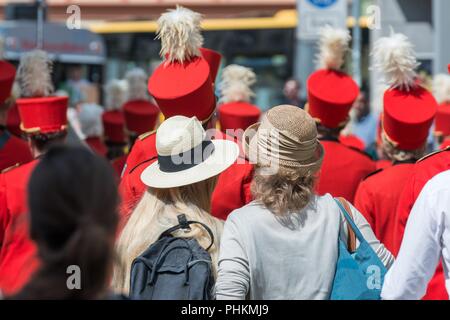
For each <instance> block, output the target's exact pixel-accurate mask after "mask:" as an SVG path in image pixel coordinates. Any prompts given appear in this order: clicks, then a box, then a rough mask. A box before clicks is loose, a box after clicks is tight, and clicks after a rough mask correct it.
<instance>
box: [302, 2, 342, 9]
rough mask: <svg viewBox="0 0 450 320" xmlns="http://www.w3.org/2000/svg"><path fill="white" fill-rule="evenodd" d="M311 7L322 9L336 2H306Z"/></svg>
mask: <svg viewBox="0 0 450 320" xmlns="http://www.w3.org/2000/svg"><path fill="white" fill-rule="evenodd" d="M308 1H309V2H310V3H311V4H312V5H313V6H316V7H318V8H321V9H324V8H328V7H329V6H332V5H333V4H335V3H336V2H337V1H338V0H308Z"/></svg>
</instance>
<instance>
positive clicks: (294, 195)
mask: <svg viewBox="0 0 450 320" xmlns="http://www.w3.org/2000/svg"><path fill="white" fill-rule="evenodd" d="M316 180H317V174H316V173H313V172H308V173H305V172H303V171H300V170H298V169H288V168H280V169H279V170H278V172H277V173H276V174H265V172H264V168H257V169H256V170H255V176H254V178H253V182H252V186H251V190H252V194H253V197H254V199H255V200H256V201H258V202H261V203H262V204H263V205H264V206H265V207H266V208H267V209H269V210H270V211H271V212H272V213H274V214H276V215H284V214H287V213H291V212H299V211H300V210H302V209H303V208H305V207H306V206H307V205H308V204H309V202H310V201H311V199H312V197H313V196H314V185H315V182H316Z"/></svg>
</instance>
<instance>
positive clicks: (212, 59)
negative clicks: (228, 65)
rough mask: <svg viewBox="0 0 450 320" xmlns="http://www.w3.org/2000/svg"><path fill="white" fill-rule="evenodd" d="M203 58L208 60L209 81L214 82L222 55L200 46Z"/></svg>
mask: <svg viewBox="0 0 450 320" xmlns="http://www.w3.org/2000/svg"><path fill="white" fill-rule="evenodd" d="M200 52H201V53H202V56H203V58H204V59H205V60H206V61H207V62H208V64H209V69H210V73H211V75H210V76H211V81H212V82H213V83H215V82H216V78H217V73H219V68H220V62H221V61H222V55H221V54H220V53H219V52H217V51H214V50H212V49H208V48H200Z"/></svg>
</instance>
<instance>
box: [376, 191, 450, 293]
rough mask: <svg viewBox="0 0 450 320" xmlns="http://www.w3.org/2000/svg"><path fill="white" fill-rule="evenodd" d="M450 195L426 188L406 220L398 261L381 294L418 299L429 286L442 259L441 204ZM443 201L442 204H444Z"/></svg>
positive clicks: (388, 274) (390, 271)
mask: <svg viewBox="0 0 450 320" xmlns="http://www.w3.org/2000/svg"><path fill="white" fill-rule="evenodd" d="M449 196H450V195H448V194H447V195H445V194H439V193H433V192H432V191H431V190H428V189H424V191H423V192H422V193H421V194H420V196H419V198H418V199H417V201H416V203H415V205H414V207H413V209H412V211H411V214H410V217H409V219H408V222H407V224H406V229H405V234H404V237H403V242H402V245H401V248H400V252H399V255H398V257H397V261H396V262H395V263H394V265H393V266H392V268H391V269H390V270H389V272H388V273H387V275H386V278H385V282H384V286H383V290H382V293H381V297H382V298H383V299H385V300H418V299H421V298H422V297H423V296H424V295H425V293H426V289H427V285H428V282H429V281H430V279H431V277H432V276H433V274H434V272H435V270H436V266H437V264H438V263H439V258H440V253H441V238H442V231H443V230H442V226H443V223H442V221H441V220H442V219H443V214H442V212H439V211H440V210H439V208H445V206H442V202H441V201H444V202H447V203H444V205H448V198H449ZM440 202H441V204H440Z"/></svg>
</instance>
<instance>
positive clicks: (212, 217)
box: [0, 7, 450, 300]
mask: <svg viewBox="0 0 450 320" xmlns="http://www.w3.org/2000/svg"><path fill="white" fill-rule="evenodd" d="M200 21H201V15H200V14H198V13H195V12H192V11H190V10H188V9H185V8H182V7H177V8H176V9H174V10H171V11H169V12H167V13H164V14H163V15H162V16H161V18H160V19H159V20H158V38H159V40H160V41H161V57H162V59H163V61H162V63H161V64H160V65H159V66H158V67H157V68H156V69H155V70H154V71H153V72H152V74H151V76H150V77H149V78H147V75H146V73H145V72H144V71H143V70H141V69H133V70H131V71H129V72H128V73H127V74H126V75H125V82H126V83H127V89H126V90H124V89H123V88H122V87H121V86H122V84H121V83H118V82H111V83H110V84H109V86H110V91H109V92H110V97H109V99H107V103H106V108H105V110H103V109H96V108H95V106H89V105H87V106H84V107H83V108H81V109H80V110H78V114H79V121H80V123H81V128H82V131H83V132H84V133H85V136H86V139H85V140H84V146H83V147H69V146H64V144H65V140H66V136H67V132H68V126H69V125H70V124H69V121H68V116H67V114H68V97H65V96H57V95H55V94H54V89H53V84H52V82H51V61H50V59H49V57H48V55H47V54H46V53H45V52H44V51H40V50H35V51H31V52H29V53H26V54H24V55H23V57H22V59H21V62H20V65H19V67H18V69H17V70H16V69H15V68H14V66H12V65H11V64H10V63H8V62H7V61H0V121H1V122H0V170H2V173H1V174H0V292H2V294H3V295H4V296H5V297H7V298H8V297H11V298H19V299H40V298H41V299H46V298H47V299H60V298H75V299H80V298H81V299H97V298H108V297H110V294H111V293H113V292H115V293H120V294H124V295H128V294H129V293H130V290H131V288H130V272H131V269H132V263H133V261H134V259H136V258H137V257H138V256H140V255H141V254H142V253H143V252H144V251H145V249H147V248H148V246H150V245H151V244H152V243H155V241H157V240H158V237H159V235H160V234H161V233H163V232H164V230H165V229H167V228H169V227H170V226H173V225H176V224H177V214H179V213H183V214H185V215H186V216H187V217H188V218H189V220H196V221H199V222H201V223H203V224H205V225H207V226H209V228H211V230H212V231H211V233H212V234H213V235H214V238H215V241H216V242H215V243H214V244H212V246H210V247H209V248H208V244H209V242H208V237H207V234H206V233H205V232H204V231H202V230H201V228H195V227H192V230H191V232H187V233H183V234H181V235H180V237H185V238H187V237H191V238H195V239H197V240H198V242H199V244H200V245H201V246H202V247H203V248H204V249H206V248H208V252H209V253H210V255H211V260H212V262H211V263H212V265H213V266H212V270H213V271H212V273H213V275H214V279H216V282H217V285H216V288H215V291H216V297H217V298H221V299H222V298H224V299H226V298H246V297H247V298H248V297H250V298H255V299H258V298H262V299H264V298H274V299H283V298H285V299H292V298H293V299H295V298H299V299H300V298H305V299H319V298H323V299H327V298H329V296H330V290H331V283H332V279H333V275H334V271H335V266H336V254H337V250H338V239H337V237H339V234H340V231H339V230H340V226H341V224H344V225H345V223H343V222H341V223H340V222H339V221H338V220H336V223H335V224H334V225H333V223H334V222H335V221H334V220H332V218H331V216H333V215H334V212H338V213H336V217H339V216H340V215H339V209H338V208H337V207H336V208H335V207H333V206H334V204H335V203H334V202H333V201H331V202H330V200H329V199H332V198H327V197H330V195H331V196H332V197H334V198H344V199H346V200H347V202H348V204H349V208H350V209H349V210H350V211H351V212H352V213H353V217H354V220H355V223H356V224H357V226H358V228H360V229H361V232H362V233H363V235H364V236H365V237H366V238H367V239H368V242H369V243H370V245H371V246H372V248H373V250H374V251H375V252H376V253H377V255H378V256H379V258H380V260H381V261H382V262H383V264H384V265H385V266H386V267H387V268H389V267H390V266H391V265H392V264H394V265H395V262H394V257H396V256H398V255H399V252H401V250H402V246H403V245H404V244H403V245H402V240H403V235H404V233H405V228H406V226H407V224H408V218H409V215H410V212H411V210H412V209H413V206H414V204H415V202H416V200H417V198H418V197H419V195H420V193H421V191H422V189H423V188H424V186H425V185H426V184H427V183H428V182H429V181H430V180H431V179H432V178H433V177H435V176H437V175H438V174H440V173H442V172H444V171H447V170H449V169H450V152H449V150H450V148H449V147H448V146H447V145H448V141H450V140H449V139H448V137H450V116H449V115H450V81H449V77H450V76H448V75H440V77H441V78H439V79H438V80H439V81H436V85H435V86H436V88H435V89H436V90H440V93H441V94H437V93H435V94H433V93H432V92H430V91H429V90H428V89H426V88H425V87H424V86H422V85H421V83H420V82H419V79H418V76H417V74H416V68H417V67H418V63H417V60H416V57H415V55H414V51H413V48H412V45H411V43H410V42H409V40H408V39H407V37H406V36H404V35H402V34H394V33H393V34H392V35H391V36H389V37H385V38H381V39H380V40H379V41H378V42H377V43H376V44H375V48H374V49H373V55H374V57H375V61H376V63H375V66H374V67H375V68H377V69H379V70H380V71H381V72H383V73H384V74H385V82H386V85H387V89H386V90H385V92H384V97H383V99H382V101H383V112H382V114H381V117H380V128H379V134H378V139H377V147H378V151H379V152H378V153H379V154H380V155H381V157H380V159H376V160H375V159H373V158H371V157H370V156H369V155H368V154H366V153H365V152H364V151H362V150H360V149H359V148H355V147H353V146H350V145H349V144H348V143H347V144H344V143H343V141H342V138H341V137H342V136H341V132H342V131H343V130H344V128H346V126H347V125H348V123H349V121H350V117H349V113H350V111H351V109H352V107H353V105H354V103H355V101H356V100H357V98H358V96H359V94H360V88H359V86H358V85H357V84H356V82H355V81H354V80H353V79H352V77H351V76H350V75H348V74H346V73H345V72H344V71H343V66H344V64H345V55H346V52H347V50H348V47H349V43H350V40H351V37H350V34H349V33H348V32H347V31H346V30H335V29H332V28H328V27H325V28H324V29H323V30H322V32H321V39H320V43H319V52H320V54H319V57H318V61H317V62H318V70H317V71H316V72H314V73H313V74H311V75H310V77H309V79H308V82H307V92H308V99H307V103H306V105H305V106H277V107H274V108H273V109H271V110H269V111H268V112H267V113H265V114H262V113H261V111H260V109H259V108H258V107H257V106H255V105H253V104H252V103H251V101H252V98H253V97H254V93H253V91H252V89H251V87H252V85H253V84H255V82H256V76H255V74H254V72H253V71H252V70H251V69H249V68H246V67H243V66H238V65H228V66H226V67H225V68H223V70H222V72H221V75H220V77H218V73H219V69H220V67H221V55H220V53H218V52H216V51H213V50H211V49H207V48H203V47H202V45H203V38H202V36H201V32H200ZM449 72H450V66H449ZM13 86H17V87H18V88H20V90H19V92H20V93H18V94H17V93H15V92H14V90H13ZM126 92H128V96H127V97H125V98H124V96H123V94H124V93H126ZM215 92H219V93H220V96H219V97H216V95H215ZM148 93H149V94H150V96H151V97H149V96H148ZM303 109H304V110H303ZM160 115H162V117H161V116H160ZM162 119H164V120H163V121H162ZM260 121H261V122H260ZM433 124H434V131H435V135H436V137H437V139H438V140H439V143H441V144H442V147H441V150H440V151H437V152H434V153H429V151H430V150H428V148H427V147H428V145H427V139H428V137H429V133H430V130H431V129H432V127H433ZM263 127H264V130H269V133H268V134H266V133H265V132H264V130H262V128H263ZM99 128H100V129H99ZM268 128H269V129H268ZM252 130H253V131H254V132H253V133H254V134H249V132H251V131H252ZM271 130H272V131H271ZM273 132H275V133H276V134H275V133H273ZM280 136H281V138H280ZM198 145H200V146H202V150H201V151H204V148H208V146H209V147H211V146H213V152H212V153H211V154H212V155H211V154H208V155H207V156H205V157H204V159H201V161H200V162H201V163H200V164H196V165H194V166H192V165H186V164H184V163H181V164H180V163H175V162H174V161H172V160H168V158H171V157H172V158H173V156H174V155H184V154H185V153H186V152H187V151H189V150H191V149H192V148H194V147H197V146H198ZM194 149H195V148H194ZM194 149H192V150H194ZM124 150H125V151H124ZM127 150H129V152H127ZM262 150H266V151H267V150H269V151H268V152H263V151H262ZM274 150H275V151H276V152H275V151H274ZM91 151H92V152H91ZM225 151H226V152H225ZM221 152H223V153H224V154H225V153H226V154H227V157H225V158H222V159H221V160H220V159H219V158H220V155H221ZM252 152H253V153H254V154H255V155H256V157H255V158H252ZM106 159H109V160H110V161H109V164H108V162H107V161H106ZM224 159H225V160H224ZM274 162H276V163H278V164H279V169H278V171H276V172H273V173H272V174H271V175H267V174H264V169H265V168H266V167H267V163H270V164H273V163H274ZM110 165H112V167H113V168H114V170H115V172H116V174H115V175H114V174H113V172H114V171H113V170H112V169H111V166H110ZM270 177H271V178H270ZM116 184H117V185H116ZM257 205H259V206H261V208H263V209H264V210H263V211H264V212H263V211H262V212H261V213H259V214H260V216H259V217H260V218H255V220H251V219H253V215H254V212H255V210H256V209H255V208H254V206H257ZM261 208H259V209H261ZM259 209H258V210H259ZM261 210H262V209H261ZM265 210H268V211H267V212H269V213H270V214H268V215H266V213H265ZM230 214H231V215H230ZM293 214H295V215H297V214H298V215H303V218H299V219H300V220H301V221H303V220H304V221H303V222H300V223H298V224H296V225H295V226H284V225H283V224H281V225H283V226H284V227H285V229H283V228H281V227H280V226H278V225H277V224H276V222H275V220H274V221H272V220H271V219H272V217H278V218H279V217H283V216H287V215H293ZM319 217H320V218H319ZM280 219H281V218H280ZM316 219H318V220H316ZM224 221H226V222H225V225H224ZM318 221H319V222H318ZM246 223H248V224H249V225H245V224H246ZM280 223H281V222H280ZM274 226H275V227H274ZM252 228H253V229H252ZM323 228H327V229H323ZM333 230H334V231H333ZM306 235H308V236H306ZM345 236H347V237H349V235H348V234H347V233H346V234H345ZM260 237H263V238H264V237H266V239H271V242H268V241H267V240H266V241H267V242H265V241H264V240H261V239H260ZM317 237H324V239H320V238H317ZM291 238H292V239H291ZM258 239H259V240H258ZM289 239H290V240H289ZM314 239H316V240H317V241H318V240H320V241H324V243H325V244H323V248H328V247H329V248H330V249H329V250H330V251H329V252H328V251H327V252H328V253H329V255H328V256H327V257H326V260H325V261H324V260H323V257H322V258H320V257H319V256H317V254H315V253H312V250H311V247H312V248H314V249H316V250H317V251H319V250H322V249H323V248H322V247H317V248H316V247H314V244H316V243H320V241H319V242H317V241H316V240H314ZM369 239H370V241H369ZM257 240H258V241H257ZM288 240H289V241H293V242H292V243H296V246H297V247H296V248H294V249H293V247H292V246H288V244H287V241H288ZM283 241H284V242H283ZM296 241H298V243H297V242H296ZM263 243H264V246H265V247H263V248H261V247H258V245H259V246H262V245H263ZM327 243H328V244H329V246H328V244H327ZM334 243H335V246H334V245H333V244H334ZM308 244H309V246H308ZM446 245H448V244H446ZM271 246H272V247H271ZM286 246H287V247H289V248H290V249H289V251H286V250H285V248H286ZM320 246H322V244H320ZM444 247H445V245H444ZM295 250H299V252H298V253H295V252H293V251H295ZM302 250H303V251H302ZM262 251H266V252H270V255H271V257H272V258H271V257H267V256H266V255H265V254H264V253H262ZM114 254H116V255H117V256H118V257H117V260H118V261H115V260H114V259H113V257H114ZM267 254H268V253H267ZM287 254H292V255H293V256H295V257H294V258H292V257H291V258H290V259H289V260H283V259H287V258H286V255H287ZM302 255H303V257H301V256H302ZM333 257H334V258H333ZM297 258H298V259H297ZM447 258H448V257H447V256H446V255H445V254H444V255H443V261H441V262H440V263H439V265H438V266H437V270H436V273H435V275H434V277H433V278H432V279H431V281H430V282H429V285H428V289H427V291H426V294H425V292H422V291H424V290H425V288H420V290H419V289H418V291H417V293H415V294H417V296H416V295H413V296H411V295H409V296H408V295H406V294H405V295H402V294H401V293H399V294H398V295H395V294H393V293H392V292H401V290H400V289H399V288H400V287H401V286H402V285H403V284H401V283H400V282H396V279H395V277H394V275H392V276H391V277H387V278H386V281H389V285H388V286H387V289H386V292H383V293H382V297H385V298H389V299H395V298H399V299H400V298H403V297H409V298H411V297H415V298H423V299H433V300H440V299H448V292H447V290H448V285H447V289H446V281H447V283H448V281H449V280H448V279H449V273H448V272H449V271H448V269H447V268H443V264H444V265H446V263H448V260H447ZM270 259H274V260H270ZM296 259H297V260H296ZM315 259H317V260H315ZM321 259H322V260H321ZM258 260H260V261H261V262H259V261H258ZM279 260H280V261H285V263H283V262H281V263H277V262H276V261H279ZM306 261H307V262H306ZM315 262H317V268H314V263H315ZM302 263H303V264H305V268H304V270H303V271H301V272H303V273H305V274H304V277H305V278H304V279H303V278H299V277H298V276H297V275H296V274H295V272H296V270H297V272H298V270H302ZM327 263H328V265H327V266H326V268H323V267H319V266H318V265H322V264H327ZM272 264H273V266H272ZM295 264H298V265H296V266H295V267H293V265H295ZM68 265H79V266H80V268H81V270H82V274H83V276H82V282H83V283H85V285H84V286H83V289H82V290H79V291H77V290H72V291H71V290H69V289H67V288H66V276H67V273H66V268H67V266H68ZM242 265H245V268H244V269H246V270H250V271H249V272H244V271H245V270H244V271H242V268H241V267H242ZM278 265H281V267H280V268H278V267H277V266H278ZM429 267H430V268H435V267H436V266H435V265H432V264H431V265H430V266H429ZM447 267H448V266H447ZM270 268H272V270H269V269H270ZM240 272H241V273H240ZM277 272H278V273H282V274H283V276H280V275H279V274H277V275H274V273H277ZM308 272H310V273H311V274H308ZM314 272H315V273H320V272H322V273H321V274H314V275H313V273H314ZM308 278H309V280H308ZM133 279H134V278H133ZM294 279H296V280H294ZM277 281H278V282H279V284H277V285H275V284H274V283H275V282H277ZM283 281H287V282H286V287H285V289H286V290H280V289H279V288H278V285H279V286H283ZM292 281H294V282H295V281H297V282H296V283H295V284H292V283H291V282H292ZM308 281H316V282H315V283H314V282H308ZM411 281H414V277H413V280H411ZM255 285H256V287H255ZM311 287H314V290H313V289H311ZM394 287H395V290H397V291H395V290H394V289H392V288H394ZM405 287H406V285H405ZM289 290H292V291H289ZM404 290H407V288H405V289H404ZM421 290H422V291H421ZM297 293H298V294H297Z"/></svg>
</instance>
